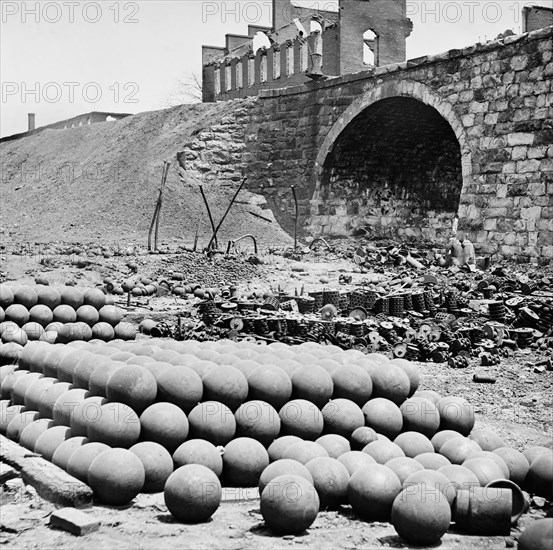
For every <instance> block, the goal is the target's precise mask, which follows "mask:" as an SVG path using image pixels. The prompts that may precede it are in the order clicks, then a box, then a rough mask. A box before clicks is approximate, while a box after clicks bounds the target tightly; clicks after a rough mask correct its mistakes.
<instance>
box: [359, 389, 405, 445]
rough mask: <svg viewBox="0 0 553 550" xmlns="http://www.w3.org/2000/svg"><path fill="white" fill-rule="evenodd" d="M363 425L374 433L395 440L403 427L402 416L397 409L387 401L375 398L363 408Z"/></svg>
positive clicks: (391, 402)
mask: <svg viewBox="0 0 553 550" xmlns="http://www.w3.org/2000/svg"><path fill="white" fill-rule="evenodd" d="M363 414H364V415H365V425H366V426H368V427H369V428H372V429H373V430H374V431H375V432H377V433H380V434H383V435H385V436H387V437H390V438H395V437H397V436H398V435H399V433H400V432H401V429H402V427H403V415H402V414H401V410H400V409H399V407H398V406H397V405H396V404H395V403H394V402H393V401H390V400H389V399H384V398H383V397H377V398H376V399H371V400H370V401H367V403H365V405H364V406H363Z"/></svg>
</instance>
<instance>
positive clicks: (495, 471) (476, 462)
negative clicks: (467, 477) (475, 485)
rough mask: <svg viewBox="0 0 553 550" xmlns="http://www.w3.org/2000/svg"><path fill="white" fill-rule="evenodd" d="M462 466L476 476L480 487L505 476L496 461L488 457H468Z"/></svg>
mask: <svg viewBox="0 0 553 550" xmlns="http://www.w3.org/2000/svg"><path fill="white" fill-rule="evenodd" d="M462 466H464V467H465V468H467V469H468V470H470V471H471V472H472V473H473V474H474V475H475V476H476V477H477V478H478V481H479V482H480V485H481V486H482V487H484V486H486V485H487V484H488V483H491V482H492V481H497V480H498V479H503V478H504V477H505V476H504V474H503V472H502V471H501V468H500V467H499V466H498V465H497V463H496V462H495V461H493V460H491V459H489V458H469V459H468V460H465V461H464V462H463V463H462Z"/></svg>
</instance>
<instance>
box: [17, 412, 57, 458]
mask: <svg viewBox="0 0 553 550" xmlns="http://www.w3.org/2000/svg"><path fill="white" fill-rule="evenodd" d="M53 426H54V422H53V421H52V419H51V418H37V419H36V420H33V421H32V422H31V423H30V424H28V425H27V426H25V427H24V428H23V429H22V430H21V432H20V434H19V442H18V443H19V444H20V445H21V446H22V447H25V449H29V450H30V451H34V449H35V443H36V441H37V439H38V438H39V436H40V435H41V434H42V433H44V432H45V431H46V430H48V428H52V427H53Z"/></svg>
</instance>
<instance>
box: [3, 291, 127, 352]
mask: <svg viewBox="0 0 553 550" xmlns="http://www.w3.org/2000/svg"><path fill="white" fill-rule="evenodd" d="M122 318H123V310H121V308H118V307H116V306H115V305H114V302H113V298H112V297H111V296H107V295H106V294H105V293H104V292H103V291H102V290H101V289H98V288H86V289H80V288H77V287H74V286H59V287H53V286H49V285H41V284H37V285H21V286H14V287H12V286H9V285H7V284H1V285H0V339H1V341H2V342H3V343H15V344H18V345H21V346H25V345H26V344H27V342H29V341H45V342H49V343H55V342H61V343H68V342H71V341H75V340H83V341H89V340H91V339H99V340H102V341H110V340H113V339H122V340H133V339H134V338H135V337H136V329H135V327H134V326H133V325H131V324H129V323H124V322H122Z"/></svg>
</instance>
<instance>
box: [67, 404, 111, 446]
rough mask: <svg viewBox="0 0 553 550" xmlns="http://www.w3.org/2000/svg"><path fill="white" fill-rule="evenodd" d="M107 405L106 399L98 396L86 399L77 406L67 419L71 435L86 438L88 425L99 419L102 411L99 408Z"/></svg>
mask: <svg viewBox="0 0 553 550" xmlns="http://www.w3.org/2000/svg"><path fill="white" fill-rule="evenodd" d="M106 403H107V399H104V398H103V397H100V396H96V395H95V396H92V397H87V398H85V399H84V400H83V401H81V402H80V403H79V404H77V405H76V406H75V407H74V408H73V410H72V412H71V416H70V418H69V426H70V428H71V433H72V434H73V435H75V436H86V435H87V434H88V425H89V424H91V423H93V422H96V420H97V419H98V418H100V416H101V414H102V411H101V410H100V407H101V406H102V405H105V404H106Z"/></svg>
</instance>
